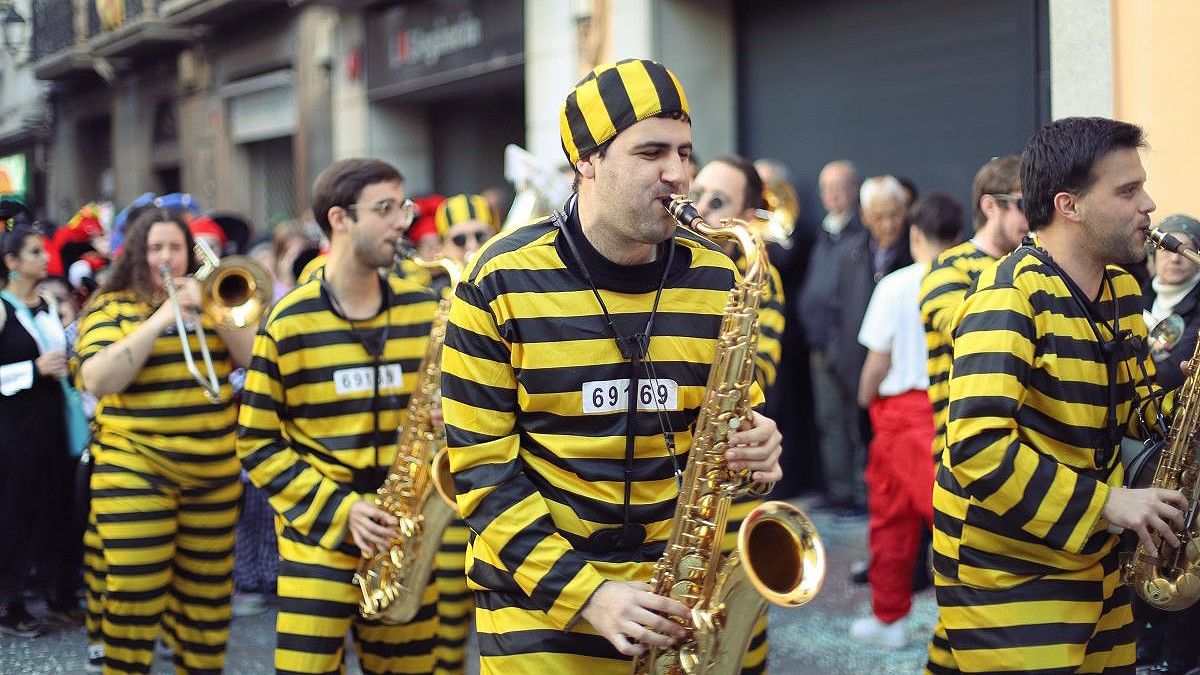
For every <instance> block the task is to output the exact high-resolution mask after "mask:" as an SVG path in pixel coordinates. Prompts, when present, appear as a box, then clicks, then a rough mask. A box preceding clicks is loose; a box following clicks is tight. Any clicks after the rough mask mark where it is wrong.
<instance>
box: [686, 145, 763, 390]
mask: <svg viewBox="0 0 1200 675" xmlns="http://www.w3.org/2000/svg"><path fill="white" fill-rule="evenodd" d="M690 196H691V198H692V201H693V202H694V203H695V205H696V210H697V211H699V213H700V217H701V218H704V220H705V222H707V223H710V224H712V225H716V224H717V223H719V222H720V221H721V220H722V219H724V218H738V219H741V220H744V221H746V222H747V223H750V224H751V225H755V224H756V223H759V222H761V221H760V220H759V218H758V216H757V215H756V214H755V211H756V210H757V209H761V208H762V206H763V183H762V179H761V178H759V176H758V171H757V170H755V168H754V165H753V164H751V163H750V161H749V160H747V159H746V158H744V157H739V156H737V155H725V156H722V157H717V158H714V159H713V160H711V161H710V162H709V163H708V164H705V165H704V168H702V169H700V173H698V174H697V175H696V178H695V179H694V180H693V182H692V191H691V193H690ZM725 252H726V253H729V254H731V255H735V256H738V258H737V259H736V260H737V264H738V269H740V270H742V271H743V272H744V271H745V265H746V260H745V258H744V257H742V252H741V251H740V250H737V247H736V246H734V245H733V244H732V243H728V244H725ZM767 290H768V295H767V297H766V298H764V299H763V300H762V304H761V305H759V310H758V321H759V332H760V333H759V337H758V354H757V355H756V356H755V358H754V367H755V377H756V379H757V380H758V385H759V386H760V387H762V389H763V392H765V393H766V394H767V400H768V401H770V400H771V389H772V387H774V386H775V377H776V373H777V371H778V368H779V356H780V343H779V339H780V336H782V335H783V325H784V318H783V282H781V281H780V279H779V272H778V271H777V270H776V269H775V266H774V265H772V266H771V270H770V286H769V288H768V289H767Z"/></svg>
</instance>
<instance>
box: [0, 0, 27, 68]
mask: <svg viewBox="0 0 1200 675" xmlns="http://www.w3.org/2000/svg"><path fill="white" fill-rule="evenodd" d="M0 12H3V18H0V30H3V32H4V35H3V39H4V49H5V51H7V52H8V53H9V55H11V56H14V57H15V56H17V55H18V54H19V53H20V52H22V51H24V49H25V45H26V43H27V42H28V40H29V22H28V21H26V20H25V17H23V16H21V13H20V12H18V11H17V8H16V5H14V4H13V3H12V2H3V3H0Z"/></svg>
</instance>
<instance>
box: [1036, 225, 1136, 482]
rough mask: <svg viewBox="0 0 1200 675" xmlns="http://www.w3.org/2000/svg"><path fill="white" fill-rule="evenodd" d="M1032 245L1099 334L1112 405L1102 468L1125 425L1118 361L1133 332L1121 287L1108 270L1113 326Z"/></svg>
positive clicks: (1100, 461)
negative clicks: (1124, 321) (1124, 323)
mask: <svg viewBox="0 0 1200 675" xmlns="http://www.w3.org/2000/svg"><path fill="white" fill-rule="evenodd" d="M1030 248H1031V249H1032V250H1033V253H1034V255H1035V256H1037V258H1038V259H1039V260H1041V261H1042V262H1043V263H1044V264H1046V265H1047V266H1048V267H1050V268H1051V269H1053V270H1054V271H1055V272H1056V273H1057V274H1058V275H1059V276H1060V277H1062V279H1063V283H1064V284H1065V285H1066V287H1067V290H1068V291H1069V292H1070V293H1071V298H1072V299H1074V300H1075V303H1076V304H1077V305H1079V309H1081V310H1082V311H1083V314H1084V317H1086V318H1087V320H1088V321H1087V324H1088V327H1090V328H1091V329H1092V334H1093V335H1094V336H1095V337H1096V346H1097V347H1098V348H1099V349H1100V355H1101V356H1102V357H1103V358H1104V368H1105V370H1106V371H1107V374H1108V401H1107V403H1108V407H1107V418H1106V420H1105V421H1106V422H1107V425H1106V426H1107V430H1106V431H1107V433H1106V435H1105V439H1104V447H1100V448H1097V449H1096V464H1097V466H1098V467H1106V466H1108V462H1109V460H1110V459H1112V455H1113V453H1114V452H1116V449H1117V446H1119V445H1120V442H1121V435H1122V434H1121V425H1120V423H1119V422H1118V421H1117V362H1118V361H1122V360H1124V359H1122V358H1121V356H1122V355H1123V353H1124V345H1125V343H1126V342H1127V341H1129V340H1131V339H1132V338H1133V335H1132V331H1129V330H1121V305H1120V300H1119V299H1118V298H1117V289H1116V286H1115V285H1114V284H1113V280H1112V275H1110V274H1109V273H1108V269H1107V268H1105V270H1104V285H1105V287H1107V288H1108V294H1109V296H1110V297H1111V298H1112V304H1113V317H1112V325H1111V326H1110V325H1108V323H1107V322H1106V321H1104V320H1103V319H1102V318H1101V317H1098V316H1096V315H1095V313H1094V312H1093V310H1092V306H1091V301H1090V300H1088V299H1087V298H1085V297H1084V296H1083V289H1081V288H1079V285H1078V284H1076V283H1075V281H1074V280H1073V279H1071V277H1070V276H1068V275H1067V273H1066V272H1065V271H1064V270H1063V269H1062V268H1061V267H1059V266H1058V263H1056V262H1054V259H1053V258H1051V257H1050V254H1049V253H1047V252H1046V251H1045V250H1044V249H1042V248H1039V247H1037V246H1032V245H1031V246H1030ZM1097 321H1099V322H1100V323H1101V324H1102V325H1103V326H1104V327H1105V328H1106V329H1107V330H1108V332H1109V334H1110V335H1112V339H1111V340H1108V339H1105V338H1104V336H1103V335H1101V334H1100V329H1099V328H1097V326H1096V322H1097Z"/></svg>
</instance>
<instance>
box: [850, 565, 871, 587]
mask: <svg viewBox="0 0 1200 675" xmlns="http://www.w3.org/2000/svg"><path fill="white" fill-rule="evenodd" d="M870 571H871V563H869V562H867V561H866V560H855V561H854V562H852V563H850V581H851V583H855V584H858V585H860V586H861V585H862V584H866V583H870V582H869V581H868V580H867V573H868V572H870Z"/></svg>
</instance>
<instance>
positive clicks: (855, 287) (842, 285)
mask: <svg viewBox="0 0 1200 675" xmlns="http://www.w3.org/2000/svg"><path fill="white" fill-rule="evenodd" d="M873 249H874V244H873V243H872V240H871V235H870V234H869V233H868V232H867V231H866V230H863V231H860V232H857V233H855V234H854V235H852V236H851V237H849V238H848V240H847V241H846V242H845V244H844V246H843V247H842V248H841V250H840V251H839V252H838V253H839V255H838V259H837V261H836V264H837V274H836V276H835V286H834V291H833V297H834V299H835V303H834V311H833V315H832V317H831V319H830V324H829V330H830V342H829V344H828V345H827V346H826V348H825V356H826V358H827V359H829V363H830V364H831V365H832V366H833V370H834V373H835V374H836V375H837V378H838V381H839V382H841V384H842V386H844V387H845V388H846V391H847V392H849V393H850V394H854V392H857V391H858V378H859V375H860V374H861V373H862V366H863V361H865V360H866V358H867V348H866V347H864V346H862V345H861V344H859V343H858V329H859V328H860V327H862V320H863V316H865V315H866V313H867V303H869V302H870V301H871V293H872V292H874V290H875V284H876V283H878V282H879V280H880V279H882V278H884V277H885V276H887V275H889V274H891V273H892V272H895V271H896V270H898V269H900V268H902V267H907V266H908V265H911V264H912V255H911V254H910V253H909V250H908V239H907V237H901V238H900V241H898V242H897V243H896V244H895V245H894V246H893V247H892V251H893V252H892V255H891V257H890V258H889V259H888V260H887V263H886V264H885V265H884V266H883V267H881V268H880V269H875V260H874V250H873Z"/></svg>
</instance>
